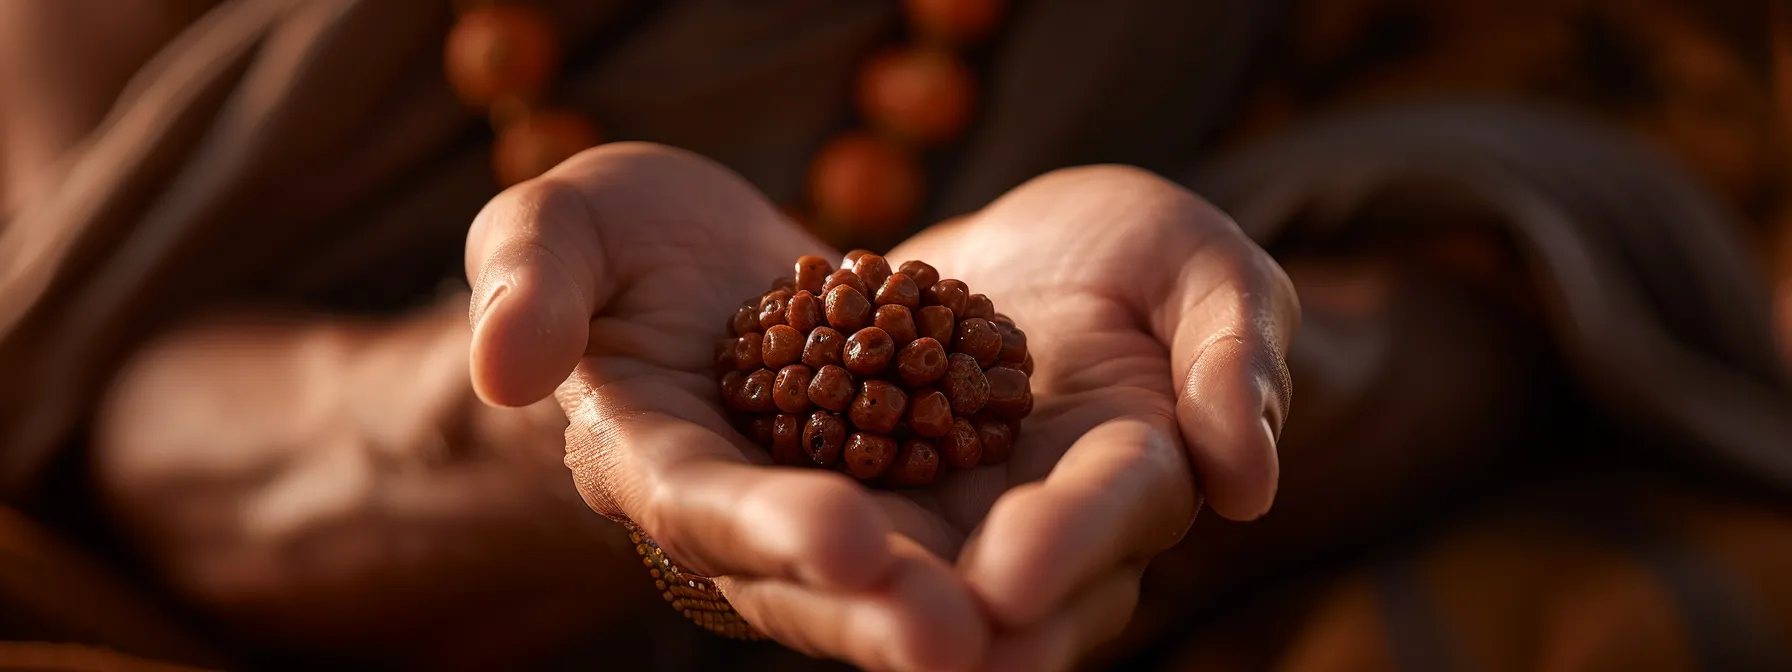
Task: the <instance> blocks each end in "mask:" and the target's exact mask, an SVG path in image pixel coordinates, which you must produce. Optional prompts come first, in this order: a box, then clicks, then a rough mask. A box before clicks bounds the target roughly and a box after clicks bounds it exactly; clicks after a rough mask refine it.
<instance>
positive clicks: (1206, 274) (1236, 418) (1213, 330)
mask: <svg viewBox="0 0 1792 672" xmlns="http://www.w3.org/2000/svg"><path fill="white" fill-rule="evenodd" d="M1210 216H1211V217H1215V218H1219V219H1220V220H1221V221H1219V222H1212V223H1209V224H1208V226H1210V227H1215V228H1216V231H1215V233H1214V234H1213V235H1211V236H1208V237H1207V238H1206V242H1205V243H1204V244H1203V245H1202V246H1201V247H1200V248H1199V249H1198V250H1197V251H1195V252H1194V253H1193V254H1192V255H1189V256H1188V257H1186V258H1185V259H1183V260H1182V262H1181V266H1180V267H1181V269H1182V272H1181V274H1180V278H1179V280H1178V282H1176V283H1174V285H1172V286H1171V287H1170V289H1169V290H1168V296H1166V297H1165V298H1164V299H1163V300H1162V302H1161V303H1159V304H1158V305H1162V306H1165V307H1166V310H1164V311H1161V314H1160V315H1161V316H1160V318H1159V319H1157V320H1155V324H1154V325H1153V327H1154V329H1155V330H1156V331H1157V332H1158V336H1159V338H1160V339H1162V340H1163V342H1164V343H1166V344H1167V345H1168V346H1169V348H1170V352H1171V366H1172V368H1171V370H1172V371H1174V372H1175V373H1176V380H1175V383H1176V389H1177V393H1178V396H1177V400H1176V419H1177V424H1178V425H1179V426H1180V427H1181V430H1182V437H1183V440H1184V441H1185V442H1187V444H1188V448H1189V451H1190V456H1191V460H1192V461H1193V463H1194V467H1195V473H1196V474H1197V475H1198V477H1199V479H1200V485H1201V488H1202V491H1203V492H1204V493H1205V494H1206V496H1207V502H1208V504H1210V505H1212V506H1213V508H1214V510H1215V511H1217V512H1218V513H1219V514H1220V515H1223V516H1225V517H1227V518H1231V519H1233V520H1251V519H1255V518H1257V517H1259V516H1262V515H1263V514H1264V513H1267V512H1268V511H1269V508H1270V506H1271V505H1272V504H1273V503H1274V502H1275V494H1276V482H1277V479H1278V477H1279V474H1280V467H1279V464H1278V458H1277V455H1276V440H1277V437H1279V436H1280V435H1281V430H1282V424H1283V422H1284V421H1285V420H1286V419H1287V417H1288V406H1289V403H1290V400H1291V397H1292V396H1293V384H1292V382H1291V380H1290V378H1289V376H1288V365H1287V362H1286V357H1287V354H1288V345H1289V343H1290V342H1291V341H1292V340H1293V339H1294V335H1295V331H1296V330H1297V329H1298V328H1299V325H1300V304H1299V301H1298V300H1297V299H1296V298H1295V295H1294V286H1293V285H1292V284H1291V283H1290V282H1289V281H1288V276H1287V275H1286V274H1284V273H1283V272H1282V269H1281V267H1280V266H1278V265H1277V264H1276V263H1275V261H1274V260H1272V259H1270V257H1269V255H1268V254H1266V253H1265V252H1263V250H1262V249H1260V248H1258V247H1257V246H1256V244H1254V243H1252V242H1251V241H1250V240H1248V239H1246V238H1245V237H1244V234H1243V233H1242V232H1239V231H1238V230H1237V228H1236V226H1235V225H1233V224H1232V223H1231V221H1230V220H1226V219H1225V218H1224V215H1221V214H1219V213H1218V212H1217V211H1212V212H1211V215H1210Z"/></svg>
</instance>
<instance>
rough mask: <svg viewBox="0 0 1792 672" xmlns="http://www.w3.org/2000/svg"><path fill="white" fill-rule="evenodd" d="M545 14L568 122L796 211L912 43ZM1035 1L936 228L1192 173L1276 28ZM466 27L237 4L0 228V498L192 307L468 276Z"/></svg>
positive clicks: (710, 15)
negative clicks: (1127, 169) (557, 40)
mask: <svg viewBox="0 0 1792 672" xmlns="http://www.w3.org/2000/svg"><path fill="white" fill-rule="evenodd" d="M545 4H549V5H551V6H552V9H553V11H554V12H555V14H556V18H557V25H558V26H559V27H560V28H561V30H562V31H563V35H562V39H563V40H565V41H566V43H567V44H569V45H571V48H569V53H570V55H571V58H570V59H569V65H568V68H567V72H566V74H565V75H564V76H563V77H562V83H561V89H560V91H559V92H558V96H559V98H560V99H561V100H563V101H564V102H565V103H566V104H568V105H570V106H572V107H574V108H575V109H579V110H581V111H583V112H586V113H588V114H590V115H591V116H592V117H593V118H595V119H596V120H597V121H598V122H599V124H600V125H601V126H602V127H603V128H604V131H605V134H606V136H607V137H609V138H610V139H643V140H652V141H658V142H664V143H667V144H672V145H677V146H681V147H685V148H687V149H692V150H695V151H698V152H700V153H703V154H706V155H708V156H710V157H712V158H715V159H716V160H718V161H721V162H722V163H724V164H726V165H728V166H730V167H732V168H734V169H735V170H737V171H739V172H741V173H742V174H743V175H745V176H746V177H747V178H748V179H749V180H751V181H753V182H754V183H755V184H757V185H759V186H760V187H761V188H762V189H764V190H765V191H766V192H767V193H768V194H769V195H771V196H772V197H773V198H774V199H776V200H779V201H784V202H789V201H791V200H794V199H796V198H797V197H798V196H799V195H800V192H801V189H802V179H803V175H804V174H805V170H806V168H807V164H806V162H807V157H808V156H809V155H810V153H812V152H813V150H814V149H815V148H816V147H819V146H820V144H821V143H822V142H823V141H824V140H825V139H826V137H827V135H828V134H829V133H830V132H831V131H832V130H834V128H835V127H838V126H839V125H841V124H843V123H845V121H846V115H847V114H848V113H849V110H848V109H847V106H846V105H844V104H843V103H842V101H845V100H847V99H848V95H847V93H848V91H849V87H850V82H851V74H852V72H853V68H854V64H855V63H857V62H859V61H860V60H862V59H863V58H864V57H866V56H868V55H870V54H871V53H873V50H874V49H876V48H878V47H880V46H881V45H882V44H884V43H885V40H886V39H887V38H889V37H890V36H891V34H892V32H893V31H894V30H895V29H896V27H897V25H898V24H899V16H898V12H897V10H898V4H899V3H895V2H882V1H879V2H854V3H837V2H830V1H827V0H783V1H781V2H770V3H719V2H665V3H631V2H625V1H623V0H600V1H596V2H572V1H555V2H549V3H545ZM1017 4H1019V5H1020V6H1019V7H1017V8H1016V11H1015V13H1014V14H1015V15H1014V17H1013V19H1012V21H1011V22H1010V23H1009V25H1008V28H1007V31H1008V33H1007V37H1005V39H1003V40H1002V41H1001V43H1000V45H999V46H997V47H994V48H992V49H991V50H990V53H988V54H985V55H983V56H982V58H983V59H984V60H986V61H987V67H988V70H989V71H991V72H992V73H997V74H996V75H995V78H994V81H992V82H991V83H990V85H989V86H988V87H986V94H985V95H986V99H985V100H984V105H983V107H984V110H985V113H984V118H983V119H982V121H980V122H979V123H978V125H977V127H976V128H974V129H972V133H971V135H970V138H969V139H968V140H967V141H966V142H965V143H964V145H963V146H962V148H961V149H959V150H958V151H956V152H954V153H953V155H952V156H949V157H942V164H943V165H944V166H946V167H949V169H945V170H940V171H936V175H938V176H939V177H938V178H937V179H936V183H935V184H934V185H932V186H933V191H932V193H933V194H934V198H933V199H932V203H931V210H932V213H933V214H934V215H936V216H939V215H947V214H958V213H962V212H964V211H967V210H970V209H974V208H975V207H978V206H980V205H981V204H982V203H985V202H987V201H988V200H990V199H991V198H993V197H994V196H996V195H998V194H1000V193H1001V192H1002V191H1004V190H1006V189H1008V188H1010V187H1012V186H1014V185H1016V184H1019V183H1020V182H1021V181H1024V180H1025V179H1027V178H1029V177H1031V176H1033V175H1036V174H1038V173H1040V172H1043V171H1046V170H1049V169H1051V168H1055V167H1058V166H1064V165H1074V164H1078V163H1091V162H1097V161H1119V162H1125V163H1133V164H1138V165H1144V166H1147V167H1155V168H1159V169H1169V168H1172V167H1174V166H1176V165H1179V164H1180V163H1185V162H1186V161H1187V160H1188V156H1189V154H1190V153H1191V152H1193V151H1194V150H1195V149H1196V147H1197V146H1198V145H1199V143H1200V142H1202V141H1203V140H1204V139H1205V138H1207V137H1208V136H1210V135H1211V134H1212V131H1213V129H1214V128H1215V127H1216V126H1217V125H1218V124H1219V123H1221V121H1223V119H1224V115H1225V114H1226V113H1227V112H1229V109H1230V108H1229V105H1228V101H1232V100H1235V99H1236V98H1237V90H1238V89H1239V88H1240V87H1241V85H1242V84H1241V82H1242V77H1243V74H1244V72H1245V71H1246V67H1247V66H1248V65H1249V64H1250V63H1251V56H1252V55H1253V54H1255V53H1258V52H1259V51H1260V44H1261V43H1262V42H1263V41H1264V38H1265V36H1266V35H1267V34H1268V33H1269V29H1270V28H1271V27H1272V26H1273V25H1274V19H1275V17H1276V16H1277V13H1278V8H1279V3H1274V2H1231V3H1228V2H1215V3H1180V2H1158V1H1135V2H1128V3H1107V4H1104V5H1103V6H1102V7H1101V8H1099V9H1097V8H1095V7H1092V6H1089V5H1087V4H1086V3H1081V2H1074V1H1071V0H1041V1H1037V2H1029V3H1017ZM450 5H451V3H449V2H446V1H445V0H382V1H379V2H374V1H371V0H227V1H226V2H223V3H221V4H220V5H219V6H218V7H217V8H216V9H215V10H214V11H211V12H210V13H208V14H207V15H206V16H205V17H204V18H202V19H201V20H200V21H198V22H196V23H195V24H194V25H193V26H192V27H191V28H189V29H188V30H186V31H185V32H183V33H182V34H181V35H180V36H179V37H178V38H177V39H176V40H175V41H174V42H172V43H171V44H169V45H168V46H167V47H165V48H164V49H163V50H162V51H161V52H160V53H159V54H158V55H157V56H156V57H155V59H154V60H153V61H152V62H151V63H149V64H148V65H146V66H145V67H144V68H143V69H142V71H141V72H140V73H139V74H138V75H137V76H136V77H135V79H133V80H132V82H131V84H130V85H129V87H128V89H127V90H126V91H125V92H124V94H123V95H122V96H121V98H120V100H119V102H118V104H117V106H116V108H115V111H114V112H113V113H112V114H111V115H110V116H109V117H108V118H107V119H106V120H105V122H104V123H103V125H102V126H101V127H100V128H99V129H98V130H97V131H95V132H94V134H93V135H92V137H91V138H90V140H89V142H88V143H87V144H86V146H85V147H83V148H81V149H80V150H79V151H78V152H75V153H74V155H73V156H71V157H70V158H69V160H68V162H67V164H66V165H65V166H63V167H62V170H63V175H62V179H61V182H60V185H59V187H58V188H56V189H55V190H54V191H53V192H52V193H50V194H49V195H47V196H46V197H44V198H42V199H39V200H37V201H34V202H31V203H27V204H26V205H25V207H24V208H23V209H22V210H21V212H20V213H19V214H18V215H17V216H16V217H15V218H14V219H13V221H11V222H9V223H6V224H5V225H4V228H3V229H0V379H3V380H5V381H6V384H5V386H4V387H3V388H0V496H4V497H5V498H6V500H8V501H17V500H19V499H20V498H22V497H25V496H26V495H27V494H29V493H30V492H32V490H33V487H34V486H35V485H36V484H37V483H38V482H39V481H40V479H41V476H42V474H43V470H44V468H45V467H46V465H47V464H49V463H50V460H51V457H52V456H53V455H54V454H55V453H56V452H57V451H59V450H62V449H64V448H66V447H68V446H69V445H70V444H71V441H75V440H78V437H79V435H80V428H81V425H82V422H83V421H84V419H85V418H87V417H88V414H89V412H90V411H91V409H92V408H93V405H94V403H95V399H96V397H97V395H98V394H99V393H100V392H101V390H102V386H103V384H104V382H105V380H106V378H107V377H108V376H109V375H110V373H111V372H112V370H113V369H114V368H116V366H117V365H118V364H119V362H120V360H121V358H122V357H124V356H125V355H126V354H127V353H128V352H129V351H130V349H131V348H132V347H133V346H135V345H137V344H139V343H141V342H142V340H143V339H144V338H145V337H146V336H147V335H149V334H151V333H153V331H154V330H155V329H156V328H157V327H158V326H159V325H162V324H166V323H167V322H169V321H171V320H174V319H178V317H179V316H180V315H182V314H183V313H185V312H187V311H191V310H197V309H203V308H205V307H207V306H213V305H217V304H219V303H220V302H226V301H254V302H261V303H267V302H281V303H291V304H301V305H307V306H311V307H325V308H331V309H342V310H348V309H357V310H364V309H390V308H391V306H392V305H394V304H395V303H398V302H402V301H404V300H409V299H414V298H415V297H416V296H418V295H420V294H427V293H428V291H429V289H430V288H432V287H433V286H435V285H436V283H439V282H440V281H441V279H442V278H444V277H451V276H453V275H455V274H457V273H458V264H459V247H460V244H461V241H462V239H463V237H464V232H465V227H466V225H467V223H468V222H470V221H471V218H472V216H473V214H474V213H475V212H477V210H478V208H479V206H480V205H482V204H483V203H484V202H485V201H486V200H488V199H489V198H490V197H491V196H493V195H494V194H495V193H496V191H497V189H496V187H495V185H494V184H493V183H492V181H491V178H490V177H489V169H488V165H489V164H488V158H487V154H486V152H487V149H486V148H487V145H488V143H489V141H490V135H489V131H488V130H487V129H486V128H485V125H484V123H483V121H482V120H481V119H480V117H479V116H478V115H477V113H476V112H473V111H469V110H467V109H465V108H463V107H462V106H461V105H459V104H458V103H457V102H456V101H455V100H454V99H453V96H452V94H451V92H450V90H449V89H448V87H447V84H446V82H445V81H444V77H443V76H442V72H441V44H442V36H443V35H444V34H445V32H446V30H447V28H448V26H449V23H450V21H451V18H452V17H451V14H450V11H451V7H450ZM1122 45H1124V48H1122ZM1116 73H1126V74H1122V75H1119V76H1116ZM1191 82H1192V83H1198V85H1185V84H1184V83H1191Z"/></svg>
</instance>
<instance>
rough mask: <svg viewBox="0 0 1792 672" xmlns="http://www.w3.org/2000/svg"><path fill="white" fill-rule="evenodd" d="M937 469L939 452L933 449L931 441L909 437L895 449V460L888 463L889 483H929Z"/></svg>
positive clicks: (910, 484) (912, 484)
mask: <svg viewBox="0 0 1792 672" xmlns="http://www.w3.org/2000/svg"><path fill="white" fill-rule="evenodd" d="M939 471H940V453H939V451H938V450H935V449H934V447H933V442H931V441H926V440H923V439H909V440H907V441H904V442H902V449H901V450H898V451H896V461H895V463H894V464H891V465H890V483H891V484H894V485H905V486H922V485H931V484H932V483H933V478H934V476H935V475H937V474H938V473H939Z"/></svg>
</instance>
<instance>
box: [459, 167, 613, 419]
mask: <svg viewBox="0 0 1792 672" xmlns="http://www.w3.org/2000/svg"><path fill="white" fill-rule="evenodd" d="M467 250H468V255H469V263H468V277H469V278H471V279H472V284H473V299H472V303H471V315H470V316H469V317H470V319H471V320H472V323H473V344H472V355H471V365H472V377H473V389H474V391H475V392H477V393H478V394H479V396H480V398H481V399H484V400H485V401H486V402H487V403H491V404H496V405H502V406H522V405H526V404H529V403H532V402H535V401H538V400H540V399H541V398H543V397H545V396H547V395H548V394H549V393H551V392H552V391H553V390H554V387H555V386H556V385H558V384H559V383H560V381H562V380H564V379H565V378H566V375H567V374H568V373H570V372H571V371H572V367H573V366H574V365H575V364H577V363H578V361H579V356H580V355H581V354H583V353H584V351H585V340H586V337H587V335H588V331H587V329H588V325H589V323H590V320H591V315H592V314H593V313H594V312H595V311H596V310H597V309H598V308H599V307H600V306H601V305H602V304H603V303H604V302H605V301H607V300H608V297H609V293H610V279H609V269H608V268H607V266H606V264H605V261H604V255H603V250H602V244H601V243H600V242H599V239H598V233H597V224H596V223H595V222H593V221H591V218H590V216H589V215H588V210H587V209H586V208H585V207H584V205H583V203H582V198H581V197H580V195H579V193H578V191H577V190H576V189H573V188H571V187H569V186H566V185H564V184H562V183H559V182H552V181H538V182H533V183H527V184H524V185H520V186H518V187H515V188H513V189H510V190H508V191H506V192H504V193H503V194H501V195H500V196H499V197H498V198H496V199H494V200H493V201H492V202H491V203H490V204H488V205H487V206H486V207H485V209H484V210H483V211H482V212H480V214H479V216H478V217H477V218H476V219H475V220H474V224H473V228H472V230H471V231H470V232H469V236H468V245H467Z"/></svg>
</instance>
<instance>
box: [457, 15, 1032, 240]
mask: <svg viewBox="0 0 1792 672" xmlns="http://www.w3.org/2000/svg"><path fill="white" fill-rule="evenodd" d="M456 4H457V9H459V10H460V12H459V18H458V20H457V21H456V22H455V25H454V28H453V29H452V30H451V31H450V32H449V35H448V39H447V44H446V47H445V49H444V62H445V68H446V70H447V75H448V81H449V82H450V83H451V84H452V85H453V86H454V90H455V92H456V94H457V95H458V96H459V97H460V99H461V100H462V101H463V102H465V103H466V104H468V105H470V106H473V107H476V108H479V109H483V110H485V111H486V112H487V114H488V115H489V116H490V118H491V122H492V126H493V128H494V129H495V130H496V134H497V138H496V140H495V142H494V143H493V146H492V171H493V173H494V176H495V177H496V178H497V181H498V184H499V185H501V186H509V185H512V184H515V183H518V182H522V181H524V180H527V179H529V178H532V177H535V176H537V175H540V174H542V173H543V172H546V171H547V170H548V169H549V168H552V167H554V166H555V165H557V164H559V163H560V162H561V161H564V160H566V159H567V158H569V157H571V156H572V155H574V154H577V153H578V152H579V151H581V150H583V149H585V148H587V147H591V146H594V145H596V144H598V143H599V142H601V141H602V135H601V133H600V132H599V130H598V128H597V126H596V124H594V123H592V121H591V120H590V119H588V118H587V117H585V116H584V115H582V114H579V113H578V112H576V111H573V110H570V109H567V108H565V107H556V106H553V105H550V104H547V102H546V101H547V100H548V99H549V94H550V89H551V87H552V84H553V82H554V81H555V79H556V75H557V74H558V72H559V67H560V59H561V56H562V54H563V50H562V48H561V44H560V41H559V36H558V34H557V31H556V30H555V28H554V21H553V17H552V16H551V15H550V14H549V13H548V12H547V11H546V10H544V9H543V8H541V7H540V6H537V5H534V4H524V3H508V2H492V1H489V0H488V1H486V2H461V3H456ZM1002 10H1003V0H904V2H903V14H904V16H905V17H906V20H907V27H908V31H907V32H908V34H909V35H911V36H913V39H911V40H910V41H909V42H906V43H903V44H898V45H895V46H892V47H890V48H888V49H886V50H885V51H883V52H881V53H879V54H878V55H876V56H874V57H873V58H871V59H870V60H869V61H868V62H866V64H865V65H864V66H863V67H862V68H861V69H860V71H859V73H858V76H857V81H856V83H855V86H854V89H853V91H854V103H855V104H856V109H857V112H858V117H859V119H860V120H861V121H862V123H863V124H864V127H863V128H858V129H854V130H849V131H846V132H844V133H841V134H840V135H838V136H835V137H834V138H832V139H830V140H829V141H828V142H827V143H825V144H824V145H823V146H822V148H821V150H820V151H819V152H817V153H816V155H815V157H814V158H813V159H812V160H811V162H810V166H809V172H808V181H807V185H808V203H807V204H805V205H803V206H792V207H788V208H787V211H790V212H791V213H792V214H793V215H795V216H796V218H797V219H798V220H799V221H805V222H809V223H810V225H811V226H812V227H815V228H817V229H818V230H819V232H822V233H824V234H825V233H830V232H831V233H835V234H837V235H834V236H829V237H834V238H842V237H859V238H864V237H871V238H877V237H887V236H889V235H892V234H895V233H898V232H900V230H901V229H902V228H903V227H904V226H906V225H908V224H909V223H910V222H911V221H912V220H913V219H914V217H915V216H916V215H917V214H919V210H920V206H921V204H922V203H923V202H924V200H925V198H926V193H925V192H926V184H927V180H926V178H925V175H923V172H922V169H921V162H920V155H921V153H922V152H924V151H927V150H929V149H936V148H939V147H942V146H946V145H950V144H951V143H952V142H954V141H956V140H957V139H958V138H959V136H960V135H962V134H963V132H964V129H965V127H966V126H967V125H968V124H969V122H970V119H971V116H972V113H973V110H974V108H975V105H976V100H975V99H976V92H977V86H976V81H975V77H974V75H973V73H972V72H971V69H970V68H969V67H968V66H967V65H966V64H965V62H964V59H963V57H962V53H961V52H962V50H963V49H964V48H966V47H969V46H971V45H974V44H976V43H978V42H979V41H981V40H983V39H985V38H987V37H988V36H989V35H990V34H991V33H992V32H993V31H994V29H995V27H996V24H997V22H998V21H999V20H1000V19H1001V14H1002Z"/></svg>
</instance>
